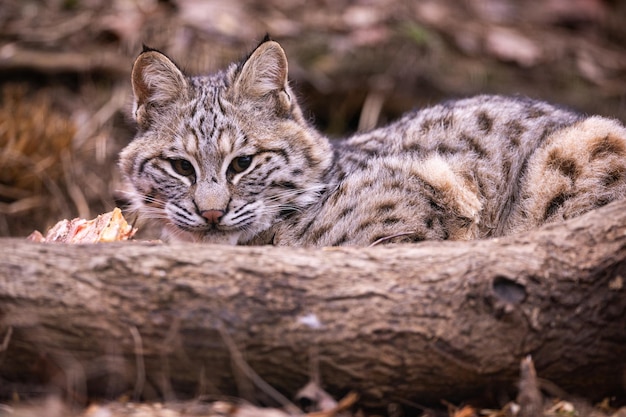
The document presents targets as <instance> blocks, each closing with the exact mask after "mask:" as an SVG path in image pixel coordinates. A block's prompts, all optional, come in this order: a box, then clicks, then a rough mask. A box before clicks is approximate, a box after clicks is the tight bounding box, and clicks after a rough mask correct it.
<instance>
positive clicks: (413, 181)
mask: <svg viewBox="0 0 626 417" xmlns="http://www.w3.org/2000/svg"><path fill="white" fill-rule="evenodd" d="M132 86H133V92H134V98H135V102H134V118H135V120H136V121H137V125H138V133H137V135H136V137H135V139H134V140H133V141H132V142H131V143H130V144H129V145H128V146H127V147H126V148H125V149H124V150H123V151H122V153H121V160H120V166H121V169H122V171H123V173H124V176H125V178H126V179H127V181H128V182H129V183H130V185H131V187H132V190H133V191H132V193H131V194H132V196H133V197H132V200H133V203H134V206H135V208H136V209H138V210H139V212H140V213H142V214H143V215H145V216H146V217H148V218H153V219H157V220H158V221H159V222H160V223H161V224H162V226H163V227H164V231H165V232H166V234H167V235H168V236H169V237H170V238H171V239H179V240H190V241H196V242H215V243H229V244H274V245H290V246H334V245H371V244H376V243H390V242H415V241H422V240H426V239H456V240H466V239H476V238H489V237H497V236H504V235H510V234H513V233H518V232H522V231H525V230H528V229H531V228H534V227H537V226H539V225H542V224H544V223H547V222H552V221H556V220H560V219H567V218H571V217H574V216H578V215H580V214H582V213H585V212H587V211H589V210H591V209H594V208H596V207H600V206H602V205H605V204H607V203H609V202H611V201H613V200H616V199H619V198H623V197H624V196H626V129H625V128H624V127H623V125H622V124H621V123H619V122H618V121H615V120H610V119H607V118H603V117H599V116H591V117H587V116H584V115H581V114H577V113H574V112H572V111H568V110H564V109H561V108H558V107H555V106H552V105H550V104H547V103H544V102H541V101H535V100H531V99H528V98H519V97H515V98H509V97H502V96H486V95H482V96H477V97H473V98H467V99H460V100H456V101H448V102H445V103H443V104H439V105H436V106H434V107H431V108H427V109H423V110H418V111H414V112H411V113H408V114H406V115H404V116H403V117H402V118H401V119H400V120H398V121H396V122H395V123H392V124H390V125H389V126H386V127H383V128H379V129H377V130H374V131H371V132H369V133H363V134H357V135H355V136H352V137H350V138H348V139H346V140H343V141H337V142H331V141H330V140H329V139H328V138H326V137H325V136H323V135H322V134H321V133H320V132H318V131H317V130H315V128H313V127H312V126H311V125H310V124H309V123H308V122H307V120H306V119H305V117H303V114H302V110H301V109H300V107H299V106H298V103H297V101H296V98H295V95H294V93H293V91H292V90H291V88H290V86H289V84H288V81H287V59H286V56H285V53H284V51H283V49H282V48H281V47H280V45H279V44H278V43H276V42H274V41H271V40H269V39H266V40H265V41H263V42H262V43H261V44H260V45H259V46H258V47H257V48H256V49H255V50H254V51H253V52H252V53H251V54H250V55H249V56H248V57H247V58H246V59H244V60H243V61H242V62H240V63H237V64H232V65H230V66H229V67H228V68H227V69H226V70H224V71H221V72H218V73H216V74H214V75H207V76H196V77H189V76H186V75H185V74H184V73H183V72H182V71H181V70H180V69H179V68H178V67H177V66H176V64H174V63H173V62H172V61H171V60H170V59H169V58H168V57H166V56H165V55H163V54H162V53H160V52H158V51H156V50H152V49H147V48H146V49H145V50H144V51H143V52H142V53H141V54H140V55H139V57H138V58H137V59H136V61H135V63H134V66H133V71H132Z"/></svg>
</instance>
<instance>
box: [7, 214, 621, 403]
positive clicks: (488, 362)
mask: <svg viewBox="0 0 626 417" xmlns="http://www.w3.org/2000/svg"><path fill="white" fill-rule="evenodd" d="M0 248H1V253H2V255H1V256H0V336H2V335H9V331H10V332H11V334H10V335H9V336H7V337H6V340H7V345H6V349H5V350H4V351H2V352H0V378H1V380H2V382H3V383H2V384H0V395H7V394H9V393H10V392H11V391H12V390H15V389H18V388H16V387H18V385H17V383H35V382H37V383H43V384H44V385H46V386H48V387H55V386H57V387H60V388H61V389H63V390H69V391H70V392H71V394H73V395H75V396H78V397H79V398H82V397H84V396H93V395H118V394H119V393H120V392H132V391H133V389H135V390H137V389H138V388H137V387H140V388H141V393H139V392H137V393H136V394H137V395H139V394H141V395H142V396H143V397H145V398H151V397H154V396H155V395H165V396H169V395H173V394H176V395H180V393H185V394H187V395H196V394H198V393H210V394H216V393H220V394H231V395H237V394H238V392H237V378H236V377H235V374H238V373H237V372H236V370H235V371H234V369H233V363H232V361H231V359H230V358H231V354H230V352H229V351H228V349H227V348H226V344H225V343H224V340H223V338H222V336H221V335H220V331H225V332H227V333H228V334H229V335H230V336H231V337H232V339H233V341H234V342H235V343H236V345H237V346H238V348H239V350H240V351H241V353H242V354H243V356H244V357H245V359H246V361H247V362H248V364H249V365H250V366H251V368H252V369H254V370H255V371H256V372H257V373H258V374H259V375H260V376H261V377H262V378H263V379H264V380H265V381H267V382H268V383H269V384H271V385H272V386H274V387H276V388H277V389H279V390H280V391H282V392H283V393H286V394H288V395H293V394H294V393H295V391H296V390H297V389H298V388H300V387H301V386H303V385H304V384H305V383H306V381H307V379H308V377H309V375H308V373H309V354H310V352H312V351H316V352H317V354H316V355H317V360H318V361H319V367H320V369H319V371H320V375H321V378H322V382H323V384H324V385H325V387H326V388H327V389H328V390H329V391H330V392H331V393H334V394H335V395H336V396H340V395H341V394H343V393H345V392H346V391H347V390H356V391H358V392H359V393H361V394H362V396H363V397H362V398H363V400H362V401H363V403H364V404H367V405H374V406H375V405H384V404H387V403H390V402H402V401H404V400H408V401H414V402H421V403H424V402H436V401H439V400H440V399H442V398H445V399H448V400H455V399H462V398H468V397H469V396H471V395H475V394H479V393H483V392H484V391H485V390H489V389H492V388H493V389H507V388H509V387H513V386H514V384H515V382H516V380H517V378H518V370H519V363H520V360H521V359H522V358H524V357H526V356H527V355H532V358H533V361H534V363H535V367H536V370H537V375H538V376H539V377H540V378H542V379H547V380H550V381H551V382H554V383H556V384H557V385H559V386H560V387H561V388H564V389H566V390H568V391H570V392H572V393H578V394H584V395H585V396H586V397H588V398H590V397H592V398H599V397H602V396H605V395H610V394H618V395H623V389H624V387H623V382H622V381H623V378H624V369H625V365H626V289H625V288H624V277H625V276H626V202H620V203H614V204H611V205H609V206H607V207H604V208H602V209H599V210H596V211H595V212H592V213H589V214H587V215H585V216H582V217H580V218H577V219H573V220H570V221H568V222H565V223H562V224H558V225H551V226H548V227H545V228H543V229H540V230H537V231H533V232H530V233H526V234H523V235H519V236H515V237H511V238H505V239H496V240H485V241H472V242H426V243H422V244H417V245H411V246H395V247H392V246H387V247H373V248H327V249H321V250H319V249H285V248H275V247H226V246H214V245H191V244H172V245H165V244H150V243H139V242H137V243H119V244H106V245H104V244H102V245H85V246H64V245H44V244H35V243H31V242H27V241H23V240H14V239H2V240H0ZM0 340H1V338H0ZM138 341H139V342H141V343H140V344H139V343H138ZM138 364H139V371H140V372H138V368H137V367H138ZM142 367H143V368H144V369H145V372H141V370H142ZM239 374H240V373H239ZM239 382H241V380H240V381H239ZM243 385H244V384H241V383H240V384H239V387H240V388H241V387H242V386H243ZM239 394H241V391H240V392H239Z"/></svg>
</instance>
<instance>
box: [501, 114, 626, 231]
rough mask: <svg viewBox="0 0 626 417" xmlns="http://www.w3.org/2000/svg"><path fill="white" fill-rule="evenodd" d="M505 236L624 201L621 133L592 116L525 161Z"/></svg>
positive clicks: (625, 152)
mask: <svg viewBox="0 0 626 417" xmlns="http://www.w3.org/2000/svg"><path fill="white" fill-rule="evenodd" d="M520 180H521V184H522V185H521V187H520V194H519V200H520V201H519V205H518V206H516V207H515V208H514V210H513V212H512V213H511V217H510V218H509V221H508V227H507V228H506V229H507V230H506V232H505V233H507V234H510V233H515V232H520V231H524V230H528V229H530V228H532V227H536V226H539V225H541V224H543V223H546V222H552V221H556V220H561V219H569V218H572V217H576V216H579V215H581V214H583V213H586V212H587V211H589V210H592V209H594V208H597V207H601V206H603V205H606V204H608V203H610V202H611V201H614V200H618V199H620V198H624V197H626V128H624V126H623V125H622V124H621V123H620V122H618V121H616V120H611V119H607V118H604V117H599V116H594V117H590V118H587V119H585V120H582V121H580V122H578V123H575V124H573V125H571V126H568V127H566V128H563V129H560V130H558V131H556V132H554V133H552V134H551V135H550V136H548V137H547V138H546V140H545V142H544V144H543V145H542V146H541V147H540V148H539V149H537V151H536V152H535V153H534V154H533V155H532V156H531V157H530V159H529V161H528V166H527V169H526V172H525V174H524V176H523V178H521V179H520Z"/></svg>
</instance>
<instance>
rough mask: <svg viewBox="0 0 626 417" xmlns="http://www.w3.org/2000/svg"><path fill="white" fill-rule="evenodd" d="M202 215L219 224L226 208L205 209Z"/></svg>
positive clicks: (212, 222) (210, 221)
mask: <svg viewBox="0 0 626 417" xmlns="http://www.w3.org/2000/svg"><path fill="white" fill-rule="evenodd" d="M200 215H201V216H202V217H204V218H205V219H207V220H208V221H209V223H211V224H217V223H219V221H220V219H221V218H222V216H223V215H224V210H204V211H203V212H202V213H200Z"/></svg>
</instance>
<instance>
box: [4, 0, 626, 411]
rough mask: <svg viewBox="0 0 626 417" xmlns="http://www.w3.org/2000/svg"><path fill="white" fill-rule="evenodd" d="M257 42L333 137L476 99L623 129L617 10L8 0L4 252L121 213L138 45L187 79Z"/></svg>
mask: <svg viewBox="0 0 626 417" xmlns="http://www.w3.org/2000/svg"><path fill="white" fill-rule="evenodd" d="M266 33H269V34H270V35H271V36H272V38H274V39H275V40H277V41H279V42H280V43H281V44H282V45H283V47H284V48H285V50H286V52H287V56H288V58H289V65H290V79H291V81H292V83H293V85H294V86H295V89H296V90H297V91H298V94H299V97H300V99H301V102H302V103H303V104H304V107H305V108H306V109H308V111H309V113H310V117H311V119H312V120H313V121H314V123H315V124H316V125H317V126H318V127H319V128H320V129H322V130H323V131H325V132H327V133H328V134H329V135H331V136H333V137H341V136H343V135H346V134H349V133H350V132H354V131H357V130H365V129H370V128H372V127H375V126H378V125H381V124H385V123H388V122H389V121H391V120H393V119H395V118H397V117H398V116H399V115H400V114H401V113H403V112H405V111H407V110H409V109H411V108H415V107H421V106H426V105H428V104H432V103H435V102H437V101H440V100H442V99H446V98H450V97H460V96H468V95H473V94H478V93H499V94H521V95H528V96H531V97H535V98H541V99H545V100H548V101H551V102H555V103H559V104H562V105H564V106H567V107H571V108H574V109H577V110H580V111H583V112H587V113H598V114H602V115H606V116H610V117H615V118H618V119H621V120H622V121H626V49H625V48H624V46H625V45H626V2H623V1H620V0H544V1H541V2H528V1H524V0H419V1H417V0H416V1H410V0H354V1H350V0H334V1H330V0H314V1H305V0H294V1H289V0H237V1H235V0H233V1H220V0H113V1H109V0H2V2H0V90H1V91H0V237H6V236H26V235H28V234H29V233H30V232H31V231H33V230H35V229H38V230H41V231H45V230H46V229H47V228H49V227H50V226H51V225H53V224H54V223H56V221H58V220H60V219H62V218H73V217H77V216H80V217H83V218H92V217H95V215H97V214H98V213H102V212H105V211H109V210H111V209H112V208H113V207H115V206H123V204H124V194H123V189H124V186H123V184H122V182H121V178H120V173H119V171H118V169H117V155H118V153H119V151H120V149H121V148H122V147H124V146H125V145H126V144H127V143H128V142H129V141H130V140H131V138H132V136H133V132H134V125H133V123H132V120H131V119H130V116H129V113H130V112H129V110H130V107H131V102H132V97H131V92H130V83H129V74H130V69H131V66H132V62H133V59H134V57H135V56H136V55H137V54H138V53H139V52H140V51H141V48H142V44H145V45H148V46H150V47H153V48H157V49H160V50H162V51H164V52H166V53H167V54H168V55H169V56H171V57H172V58H174V59H175V60H176V61H177V62H178V63H179V64H180V65H181V66H182V67H183V68H184V69H185V70H186V71H187V72H189V73H191V74H196V73H202V72H210V71H214V70H216V69H219V68H222V67H224V66H225V65H227V64H228V63H229V62H231V61H233V60H238V59H240V58H241V57H243V56H245V54H246V53H247V52H249V51H250V50H251V49H252V48H254V46H256V44H257V43H258V42H259V41H260V40H261V39H262V38H263V36H264V35H265V34H266ZM96 411H97V410H96ZM96 411H93V413H94V414H93V415H98V416H100V415H108V414H95V413H96ZM456 411H459V410H456ZM2 413H3V409H2V407H0V415H3V414H2ZM23 415H30V414H23ZM164 415H165V414H164ZM389 415H392V413H391V412H390V414H389ZM468 415H469V414H468Z"/></svg>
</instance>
